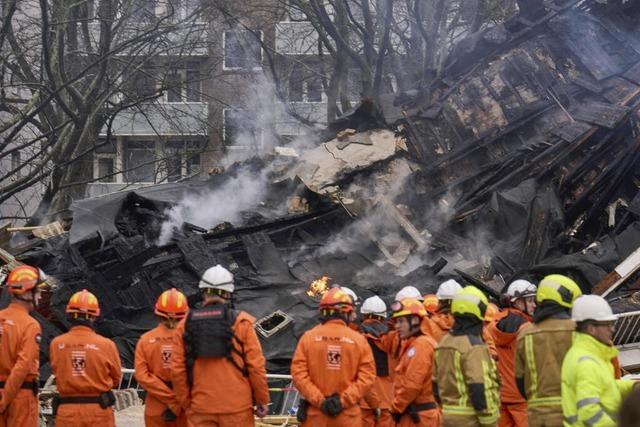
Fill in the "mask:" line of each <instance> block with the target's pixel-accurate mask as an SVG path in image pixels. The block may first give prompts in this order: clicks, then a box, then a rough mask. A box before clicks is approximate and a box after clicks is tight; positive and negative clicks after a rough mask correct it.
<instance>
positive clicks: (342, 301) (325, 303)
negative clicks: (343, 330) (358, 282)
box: [320, 287, 353, 313]
mask: <svg viewBox="0 0 640 427" xmlns="http://www.w3.org/2000/svg"><path fill="white" fill-rule="evenodd" d="M320 309H321V310H337V311H339V312H341V313H351V312H352V311H353V300H352V299H351V297H350V296H349V294H347V293H346V292H344V291H343V290H342V289H341V288H339V287H336V288H331V289H329V290H328V291H327V292H325V294H324V295H323V296H322V299H321V300H320Z"/></svg>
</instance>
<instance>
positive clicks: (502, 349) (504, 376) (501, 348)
mask: <svg viewBox="0 0 640 427" xmlns="http://www.w3.org/2000/svg"><path fill="white" fill-rule="evenodd" d="M536 290H537V288H536V285H534V284H533V283H530V282H528V281H526V280H516V281H514V282H513V283H511V284H510V285H509V287H508V288H507V293H506V294H505V295H504V297H505V298H504V299H505V305H507V307H506V308H505V309H504V310H503V311H502V312H501V313H500V314H499V315H498V316H497V317H496V319H495V320H494V321H493V322H491V323H490V324H489V327H488V331H489V333H490V334H491V336H492V337H493V339H494V342H495V343H496V349H497V351H498V373H499V374H500V381H501V384H502V386H501V387H500V419H499V420H498V427H528V420H527V401H526V399H525V398H523V397H522V396H521V395H520V392H519V391H518V387H517V386H516V376H515V370H514V365H515V356H516V339H517V337H518V332H519V331H520V330H522V328H524V327H525V326H526V325H527V324H529V323H530V322H531V320H532V316H533V312H534V310H535V308H536V301H535V298H536Z"/></svg>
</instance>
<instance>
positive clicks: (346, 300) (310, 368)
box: [291, 287, 376, 427]
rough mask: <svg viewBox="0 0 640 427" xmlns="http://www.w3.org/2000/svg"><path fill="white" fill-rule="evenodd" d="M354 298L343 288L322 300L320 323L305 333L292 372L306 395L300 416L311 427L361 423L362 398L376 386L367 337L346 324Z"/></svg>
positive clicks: (293, 362)
mask: <svg viewBox="0 0 640 427" xmlns="http://www.w3.org/2000/svg"><path fill="white" fill-rule="evenodd" d="M352 311H353V302H352V300H351V298H350V297H349V296H348V295H347V294H346V293H345V292H343V291H342V290H341V289H340V288H338V287H336V288H332V289H330V290H329V291H327V292H326V293H325V294H324V295H323V296H322V299H321V301H320V313H321V318H320V319H321V324H320V325H317V326H315V327H314V328H313V329H311V330H309V331H307V332H305V333H304V334H303V335H302V337H301V338H300V340H299V341H298V346H297V348H296V351H295V353H294V355H293V360H292V362H291V376H292V377H293V384H294V385H295V387H296V389H298V391H299V392H300V395H301V396H302V398H303V400H302V401H301V402H300V408H299V410H298V420H299V421H300V422H301V423H302V425H303V426H309V427H360V426H361V425H362V414H361V411H360V407H359V405H358V404H359V402H360V400H361V399H362V398H363V397H364V396H365V394H366V393H367V392H368V391H369V389H370V388H371V387H372V386H373V383H374V381H375V378H376V366H375V362H374V360H373V354H372V353H371V347H370V346H369V344H368V343H367V340H366V339H365V338H364V337H363V336H362V335H360V334H359V333H358V332H355V331H353V330H351V329H350V328H349V327H348V326H347V322H348V320H349V316H350V314H351V312H352Z"/></svg>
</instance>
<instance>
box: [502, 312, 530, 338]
mask: <svg viewBox="0 0 640 427" xmlns="http://www.w3.org/2000/svg"><path fill="white" fill-rule="evenodd" d="M526 321H527V320H526V319H525V318H524V317H522V316H518V315H517V314H513V313H510V314H509V315H508V316H507V317H505V318H504V319H502V320H500V321H499V322H498V329H500V330H501V331H502V332H506V333H509V334H513V333H515V332H518V329H520V326H521V325H522V324H523V323H525V322H526Z"/></svg>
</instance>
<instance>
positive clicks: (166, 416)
mask: <svg viewBox="0 0 640 427" xmlns="http://www.w3.org/2000/svg"><path fill="white" fill-rule="evenodd" d="M162 419H163V420H164V422H166V423H171V422H174V421H176V420H177V419H178V416H177V415H176V414H174V413H173V411H172V410H171V409H169V408H167V409H165V410H164V412H163V413H162Z"/></svg>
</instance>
